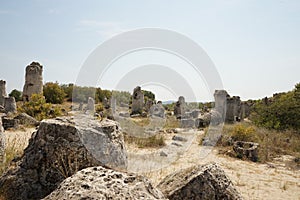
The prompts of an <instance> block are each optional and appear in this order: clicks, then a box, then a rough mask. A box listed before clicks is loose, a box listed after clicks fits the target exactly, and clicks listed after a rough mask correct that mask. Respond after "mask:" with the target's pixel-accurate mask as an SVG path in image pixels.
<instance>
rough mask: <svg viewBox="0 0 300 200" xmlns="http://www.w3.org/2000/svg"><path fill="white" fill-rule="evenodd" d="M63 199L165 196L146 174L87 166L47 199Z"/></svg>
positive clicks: (65, 181) (118, 198)
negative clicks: (144, 175)
mask: <svg viewBox="0 0 300 200" xmlns="http://www.w3.org/2000/svg"><path fill="white" fill-rule="evenodd" d="M61 199H72V200H81V199H114V200H123V199H149V200H150V199H153V200H154V199H164V196H163V194H162V193H161V192H160V191H159V190H157V189H156V188H154V187H153V186H152V185H151V183H150V182H149V181H148V180H147V179H146V178H144V177H142V176H139V175H135V174H128V173H124V172H117V171H114V170H111V169H106V168H103V167H90V168H87V169H83V170H81V171H79V172H77V173H76V174H74V175H73V176H71V177H69V178H67V179H66V180H64V181H63V182H62V183H61V184H60V186H59V187H58V188H57V189H56V190H55V191H54V192H52V193H51V194H50V195H49V196H47V197H46V198H44V200H61Z"/></svg>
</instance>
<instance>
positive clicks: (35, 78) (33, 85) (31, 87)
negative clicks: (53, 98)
mask: <svg viewBox="0 0 300 200" xmlns="http://www.w3.org/2000/svg"><path fill="white" fill-rule="evenodd" d="M32 94H43V66H42V65H40V64H39V63H38V62H32V63H31V64H30V65H28V66H27V67H26V75H25V85H24V88H23V101H29V100H30V98H31V95H32Z"/></svg>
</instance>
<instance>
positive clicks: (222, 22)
mask: <svg viewBox="0 0 300 200" xmlns="http://www.w3.org/2000/svg"><path fill="white" fill-rule="evenodd" d="M0 27H1V28H0V44H1V45H0V66H1V70H0V79H5V80H6V81H7V90H8V92H10V91H11V90H12V89H14V88H17V89H19V90H21V89H22V87H23V84H24V76H25V74H24V73H25V67H26V66H27V65H28V64H30V63H31V62H32V61H34V60H35V61H39V62H40V63H41V64H43V65H44V81H45V82H47V81H58V82H60V83H69V82H75V80H76V77H77V74H78V72H79V70H80V67H81V65H82V64H83V62H84V61H85V59H86V58H87V57H88V55H89V54H90V53H91V52H92V51H93V50H94V49H95V48H96V47H97V46H98V45H100V44H101V43H102V42H103V41H105V39H107V38H109V37H111V36H112V35H113V34H116V33H120V32H122V31H125V30H131V29H136V28H143V27H158V28H165V29H170V30H174V31H177V32H179V33H182V34H184V35H186V36H188V37H189V38H191V39H192V40H194V41H196V42H197V43H198V44H199V45H200V46H201V47H202V48H203V49H204V50H205V51H206V52H207V54H208V55H209V56H210V58H211V59H212V60H213V62H214V63H215V66H216V68H217V69H218V71H219V74H220V76H221V78H222V81H223V85H224V88H225V89H226V90H227V91H228V92H229V93H230V94H231V95H239V96H241V97H242V99H248V98H262V97H264V96H270V95H271V94H272V93H274V92H280V91H287V90H291V89H292V88H293V87H294V85H295V84H296V83H297V82H300V76H299V74H300V1H297V0H295V1H293V0H290V1H284V0H282V1H275V0H269V1H267V0H266V1H259V0H257V1H246V0H245V1H242V0H241V1H236V0H228V1H197V0H195V1H174V0H172V1H161V0H160V1H159V0H156V1H155V0H154V1H141V0H136V1H129V0H128V1H124V0H123V1H121V0H120V1H71V0H61V1H56V0H52V1H51V0H28V1H21V0H19V1H13V0H12V1H4V0H1V1H0ZM154 92H155V91H154ZM162 95H163V94H162ZM159 98H160V99H164V97H163V96H160V97H159ZM166 98H168V97H166Z"/></svg>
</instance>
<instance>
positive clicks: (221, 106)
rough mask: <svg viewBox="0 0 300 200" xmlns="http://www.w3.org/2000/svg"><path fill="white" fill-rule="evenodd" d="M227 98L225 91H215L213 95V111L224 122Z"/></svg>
mask: <svg viewBox="0 0 300 200" xmlns="http://www.w3.org/2000/svg"><path fill="white" fill-rule="evenodd" d="M227 96H229V95H228V93H227V92H226V90H215V93H214V98H215V110H216V111H217V112H219V113H220V115H221V116H222V119H223V120H225V116H226V106H227V105H226V101H227Z"/></svg>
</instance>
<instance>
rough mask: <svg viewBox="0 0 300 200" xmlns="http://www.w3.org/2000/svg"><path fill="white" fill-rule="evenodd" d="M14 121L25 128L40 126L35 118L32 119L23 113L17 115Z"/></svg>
mask: <svg viewBox="0 0 300 200" xmlns="http://www.w3.org/2000/svg"><path fill="white" fill-rule="evenodd" d="M14 119H17V120H19V122H20V124H22V125H25V126H38V125H39V124H40V122H39V121H37V120H36V119H35V118H33V117H31V116H30V115H28V114H26V113H21V114H19V115H17V116H16V117H15V118H14Z"/></svg>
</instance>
